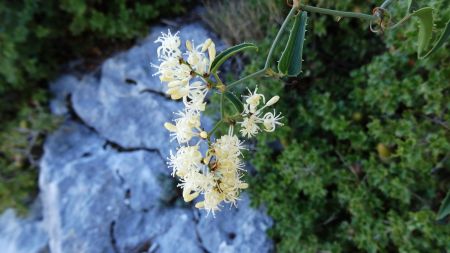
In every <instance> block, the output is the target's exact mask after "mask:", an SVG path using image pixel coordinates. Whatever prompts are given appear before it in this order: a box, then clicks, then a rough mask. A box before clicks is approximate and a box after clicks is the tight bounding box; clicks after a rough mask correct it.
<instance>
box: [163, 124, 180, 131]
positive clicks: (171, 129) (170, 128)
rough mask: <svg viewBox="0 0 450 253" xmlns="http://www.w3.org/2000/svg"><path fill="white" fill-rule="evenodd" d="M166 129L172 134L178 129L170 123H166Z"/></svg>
mask: <svg viewBox="0 0 450 253" xmlns="http://www.w3.org/2000/svg"><path fill="white" fill-rule="evenodd" d="M164 127H165V128H166V129H167V130H169V131H170V132H176V131H177V127H176V126H175V125H174V124H172V123H169V122H166V123H164Z"/></svg>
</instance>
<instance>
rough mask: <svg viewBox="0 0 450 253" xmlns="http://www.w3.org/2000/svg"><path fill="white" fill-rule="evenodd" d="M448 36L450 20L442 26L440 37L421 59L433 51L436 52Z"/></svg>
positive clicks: (449, 34)
mask: <svg viewBox="0 0 450 253" xmlns="http://www.w3.org/2000/svg"><path fill="white" fill-rule="evenodd" d="M448 38H450V20H449V21H448V22H447V25H446V26H445V28H444V31H443V32H442V34H441V37H440V38H439V39H438V40H437V42H436V43H435V44H434V46H433V48H432V49H431V50H430V51H429V52H428V53H427V54H426V55H425V56H423V57H422V58H421V59H423V58H427V57H428V56H430V55H431V54H433V53H434V52H436V51H437V50H438V49H439V48H441V47H442V46H443V45H444V43H445V42H446V41H447V40H448Z"/></svg>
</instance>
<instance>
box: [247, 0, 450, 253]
mask: <svg viewBox="0 0 450 253" xmlns="http://www.w3.org/2000/svg"><path fill="white" fill-rule="evenodd" d="M308 2H309V3H310V4H312V5H319V6H327V7H334V8H336V9H343V10H359V11H362V12H366V13H370V12H371V9H372V8H373V7H375V4H380V2H381V1H308ZM325 2H326V3H325ZM397 2H398V3H397ZM405 2H407V1H396V2H395V4H393V5H392V10H391V12H392V15H393V17H394V18H396V19H397V20H398V19H399V18H400V16H401V15H402V14H404V12H405V9H404V8H405V5H406V3H405ZM416 2H418V4H419V5H422V6H423V5H432V6H433V7H435V8H436V10H437V12H436V13H435V14H436V16H437V17H439V18H440V19H439V20H438V22H437V27H436V28H441V27H443V25H444V22H445V21H446V20H448V19H449V18H450V9H448V7H446V4H447V5H448V1H445V0H433V1H416ZM370 4H373V5H372V6H371V5H370ZM309 25H310V26H309V28H308V33H307V36H306V48H305V50H304V55H305V56H304V58H305V62H304V64H303V66H304V67H303V68H304V69H303V71H304V73H303V75H302V77H301V78H298V79H297V78H292V79H289V80H279V81H270V79H268V78H266V79H260V80H256V81H252V82H248V83H247V84H246V86H250V87H253V86H254V85H256V84H258V85H259V88H260V89H261V90H262V91H264V92H265V93H266V94H271V95H273V94H277V93H278V94H279V95H280V96H281V98H282V99H281V100H280V102H279V104H278V105H277V110H280V111H282V112H284V114H285V124H286V126H285V127H284V128H282V129H280V130H277V131H276V135H277V136H275V137H273V135H260V136H259V138H258V140H257V142H256V143H255V145H256V146H255V150H254V151H255V152H249V153H250V157H251V162H252V164H253V165H254V167H255V170H256V172H255V173H253V175H251V176H250V181H251V185H250V191H251V193H252V199H253V202H254V204H255V205H260V204H264V205H265V206H266V207H267V210H268V213H269V215H271V216H272V217H273V218H274V221H275V225H274V227H273V228H272V230H271V231H270V234H271V236H272V237H273V239H274V240H275V242H276V244H277V251H278V252H311V253H316V252H407V253H412V252H447V251H448V250H450V240H449V238H450V226H448V225H447V226H445V225H442V224H438V223H437V222H436V220H435V219H436V211H437V210H438V208H439V204H440V202H441V201H442V199H443V198H444V196H445V193H446V192H447V190H448V189H449V188H450V187H449V186H450V181H449V179H450V177H449V176H450V171H449V165H450V159H448V158H449V157H448V156H449V154H450V135H449V122H450V113H449V110H450V107H449V104H450V99H449V92H450V82H449V81H448V78H449V77H450V65H449V62H450V53H449V51H448V45H447V48H444V49H441V50H440V51H439V52H438V53H437V54H435V55H434V56H433V57H431V58H429V59H427V60H420V61H419V60H417V56H416V36H417V26H416V23H415V21H414V22H411V23H409V24H408V25H404V26H403V27H401V28H400V29H399V30H398V31H395V32H389V31H388V32H386V34H385V35H383V36H377V35H375V34H372V33H370V32H369V31H368V29H367V27H368V24H367V23H365V22H363V21H359V20H350V19H343V20H340V21H339V22H336V20H335V19H333V18H332V17H329V16H322V15H315V14H313V15H311V19H310V22H309ZM274 31H275V30H272V31H269V32H270V34H271V36H268V37H269V39H267V40H265V41H262V42H261V43H260V44H261V45H264V47H263V48H261V50H260V52H266V51H267V48H268V45H269V40H270V39H272V38H273V34H274ZM263 54H264V53H261V56H260V57H258V58H255V56H254V55H251V60H252V62H255V63H254V64H252V65H250V66H248V67H246V69H245V72H247V73H250V72H253V71H255V70H257V69H259V68H260V67H261V66H262V65H263V60H264V59H263ZM249 58H250V57H249Z"/></svg>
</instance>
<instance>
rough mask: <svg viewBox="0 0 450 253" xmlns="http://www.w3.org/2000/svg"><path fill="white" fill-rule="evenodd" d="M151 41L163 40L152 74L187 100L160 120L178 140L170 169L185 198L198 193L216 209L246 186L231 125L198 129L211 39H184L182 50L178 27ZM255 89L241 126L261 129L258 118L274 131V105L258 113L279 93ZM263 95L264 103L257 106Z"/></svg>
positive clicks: (248, 132)
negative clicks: (224, 129)
mask: <svg viewBox="0 0 450 253" xmlns="http://www.w3.org/2000/svg"><path fill="white" fill-rule="evenodd" d="M155 43H160V44H161V45H160V46H159V47H158V50H157V53H158V59H159V65H153V66H154V67H155V68H157V70H158V71H157V72H156V73H155V75H159V77H160V80H161V81H162V82H165V83H167V86H168V90H167V93H168V94H169V95H170V96H171V98H172V99H174V100H178V99H181V100H182V101H183V103H184V105H185V108H184V109H183V110H182V111H179V112H177V113H175V115H176V119H174V122H173V123H169V122H167V123H165V124H164V127H165V128H166V129H167V130H169V132H170V135H171V137H172V140H177V142H178V143H179V144H180V147H179V148H178V150H177V151H176V153H175V154H174V153H173V152H172V151H171V152H170V157H169V158H168V159H169V161H168V165H169V167H170V168H172V170H173V172H172V175H173V176H178V177H180V180H181V183H180V184H179V186H181V187H182V189H183V198H184V200H185V201H186V202H189V201H192V200H194V199H196V198H197V197H199V196H200V195H202V196H203V200H200V201H199V202H197V203H196V205H195V206H196V207H197V208H203V209H205V210H207V211H208V213H209V212H212V213H213V214H214V212H215V211H217V210H219V209H220V206H221V203H222V202H225V203H231V204H233V205H236V200H238V197H239V193H240V191H241V190H242V189H245V188H247V187H248V185H247V184H246V183H245V182H243V181H242V176H243V174H242V172H243V171H244V169H243V162H242V160H241V157H242V150H243V149H244V146H243V143H242V142H241V141H240V140H239V139H238V137H237V136H236V135H234V134H233V127H232V126H231V127H230V130H229V132H228V134H227V135H224V136H221V137H220V138H218V139H216V140H215V141H213V140H212V139H211V136H210V134H209V133H207V132H206V131H204V130H203V129H202V127H201V121H200V116H201V115H200V114H201V112H202V111H204V110H205V107H206V102H205V97H206V95H207V93H208V91H209V89H210V88H211V83H209V84H208V82H209V81H208V80H210V79H208V77H209V76H210V73H209V71H210V68H211V63H212V62H213V61H214V58H215V57H216V49H215V44H214V42H212V41H211V39H207V40H206V41H205V42H203V43H202V44H200V45H198V46H197V47H194V43H193V42H191V41H186V48H187V50H186V52H185V53H182V52H181V50H180V46H181V41H180V38H179V37H178V33H175V34H171V33H170V31H168V33H162V35H161V36H160V37H159V38H158V39H157V40H156V41H155ZM256 92H257V89H255V91H254V92H253V93H250V95H249V96H246V97H245V98H246V103H245V106H244V107H245V110H244V111H243V112H242V118H243V121H242V122H239V124H240V125H241V128H242V129H241V132H242V133H243V135H244V136H248V137H252V136H254V135H255V134H257V133H258V132H259V131H260V127H259V126H258V124H263V126H264V130H265V131H267V132H272V131H274V130H275V127H276V125H282V124H281V123H280V122H279V120H280V119H281V116H280V115H276V114H275V111H274V112H273V113H266V114H265V115H264V116H261V115H262V110H263V109H264V108H266V107H269V106H271V105H273V104H275V103H276V102H277V101H278V99H279V97H278V96H275V97H273V98H272V99H270V100H269V101H268V102H267V103H265V98H264V96H263V95H262V94H257V93H256ZM261 100H262V102H263V103H264V106H263V107H261V108H259V109H258V106H259V104H260V103H261ZM203 143H207V144H208V150H207V151H206V152H205V154H202V152H201V151H200V146H201V145H202V144H203Z"/></svg>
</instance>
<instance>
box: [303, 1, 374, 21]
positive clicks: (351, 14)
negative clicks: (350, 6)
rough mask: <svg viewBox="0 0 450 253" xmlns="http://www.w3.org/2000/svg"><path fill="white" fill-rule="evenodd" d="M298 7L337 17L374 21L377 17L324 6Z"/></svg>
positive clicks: (304, 5)
mask: <svg viewBox="0 0 450 253" xmlns="http://www.w3.org/2000/svg"><path fill="white" fill-rule="evenodd" d="M300 9H302V10H305V11H309V12H315V13H321V14H326V15H331V16H338V17H346V18H360V19H365V20H370V21H375V20H377V19H378V17H376V16H373V15H368V14H363V13H357V12H349V11H336V10H330V9H325V8H319V7H314V6H310V5H306V4H300Z"/></svg>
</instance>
